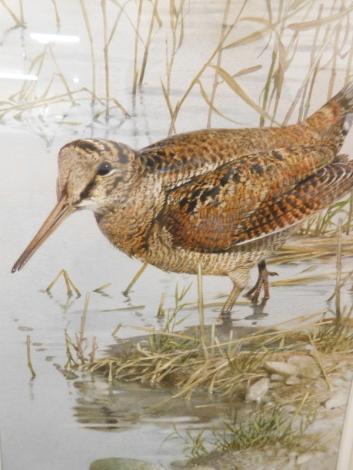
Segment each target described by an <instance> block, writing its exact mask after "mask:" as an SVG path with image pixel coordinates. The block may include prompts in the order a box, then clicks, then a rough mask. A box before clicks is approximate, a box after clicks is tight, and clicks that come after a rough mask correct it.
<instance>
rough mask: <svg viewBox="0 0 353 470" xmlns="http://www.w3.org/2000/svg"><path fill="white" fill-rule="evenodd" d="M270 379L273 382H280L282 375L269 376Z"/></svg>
mask: <svg viewBox="0 0 353 470" xmlns="http://www.w3.org/2000/svg"><path fill="white" fill-rule="evenodd" d="M270 379H271V380H273V381H274V382H281V381H282V380H283V375H279V374H271V376H270Z"/></svg>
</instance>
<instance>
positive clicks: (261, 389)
mask: <svg viewBox="0 0 353 470" xmlns="http://www.w3.org/2000/svg"><path fill="white" fill-rule="evenodd" d="M269 385H270V379H268V378H267V377H264V378H262V379H260V380H258V381H257V382H255V383H254V384H252V385H251V386H250V388H249V390H248V393H247V394H246V397H245V400H246V401H257V402H259V401H261V399H262V398H263V397H264V396H265V395H266V393H267V392H268V389H269Z"/></svg>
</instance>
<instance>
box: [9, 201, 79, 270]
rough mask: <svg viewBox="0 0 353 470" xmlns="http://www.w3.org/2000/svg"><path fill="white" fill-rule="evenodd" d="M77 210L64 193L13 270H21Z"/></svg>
mask: <svg viewBox="0 0 353 470" xmlns="http://www.w3.org/2000/svg"><path fill="white" fill-rule="evenodd" d="M75 210H76V207H75V206H72V205H70V204H69V203H68V201H67V197H66V195H62V196H61V198H60V199H59V201H58V203H57V205H56V206H55V207H54V209H53V210H52V212H51V213H50V214H49V217H48V218H47V219H46V221H45V222H44V224H43V225H42V226H41V228H40V229H39V231H38V233H37V234H36V235H35V237H34V238H33V240H32V241H31V243H30V244H29V245H28V246H27V248H26V249H25V251H24V252H23V253H22V255H21V256H20V257H19V258H18V260H17V261H16V263H15V264H14V266H13V268H12V272H13V273H14V272H15V271H19V270H20V269H21V268H23V266H24V265H25V264H26V263H27V261H28V260H29V259H30V257H31V256H32V255H33V254H34V253H35V252H36V251H37V250H38V248H39V247H40V246H41V245H42V244H43V243H44V242H45V240H46V239H47V238H48V237H49V235H51V234H52V233H53V232H54V230H55V229H56V228H57V227H59V225H60V224H61V223H62V222H63V221H64V220H65V219H66V218H67V217H68V216H69V215H70V214H72V212H74V211H75Z"/></svg>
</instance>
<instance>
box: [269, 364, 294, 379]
mask: <svg viewBox="0 0 353 470" xmlns="http://www.w3.org/2000/svg"><path fill="white" fill-rule="evenodd" d="M265 367H266V369H267V370H269V371H270V372H273V373H275V374H279V375H284V376H288V377H290V376H291V375H297V374H298V369H297V367H296V366H295V365H294V364H288V363H287V362H280V361H266V362H265Z"/></svg>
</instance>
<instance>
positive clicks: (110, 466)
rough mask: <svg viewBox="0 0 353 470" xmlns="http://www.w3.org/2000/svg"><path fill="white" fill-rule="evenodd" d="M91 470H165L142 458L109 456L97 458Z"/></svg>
mask: <svg viewBox="0 0 353 470" xmlns="http://www.w3.org/2000/svg"><path fill="white" fill-rule="evenodd" d="M89 470H163V468H162V467H160V466H159V465H154V464H152V463H148V462H143V461H142V460H136V459H124V458H118V457H109V458H107V459H99V460H95V461H94V462H92V463H91V465H90V467H89Z"/></svg>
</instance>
